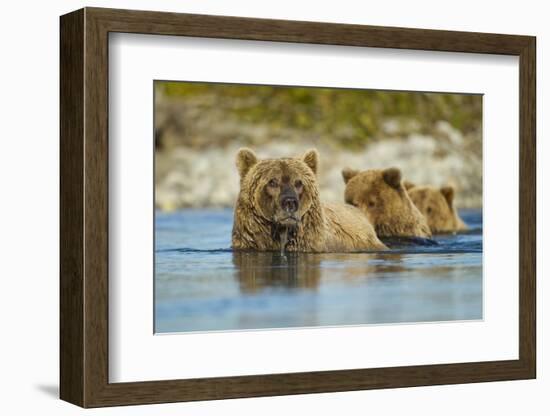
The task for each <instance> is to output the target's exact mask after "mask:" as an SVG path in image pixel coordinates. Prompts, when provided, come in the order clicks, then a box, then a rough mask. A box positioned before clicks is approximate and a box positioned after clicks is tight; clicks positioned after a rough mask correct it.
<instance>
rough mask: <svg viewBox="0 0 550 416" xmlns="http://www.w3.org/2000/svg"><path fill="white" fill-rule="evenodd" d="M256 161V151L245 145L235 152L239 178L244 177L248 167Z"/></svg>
mask: <svg viewBox="0 0 550 416" xmlns="http://www.w3.org/2000/svg"><path fill="white" fill-rule="evenodd" d="M256 163H258V157H257V156H256V153H254V152H253V151H252V150H250V149H248V148H246V147H243V148H242V149H239V151H238V152H237V170H238V171H239V176H240V177H241V179H242V178H244V176H245V175H246V174H247V172H248V171H249V170H250V168H251V167H252V166H254V165H255V164H256Z"/></svg>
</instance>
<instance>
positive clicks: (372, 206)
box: [367, 200, 376, 208]
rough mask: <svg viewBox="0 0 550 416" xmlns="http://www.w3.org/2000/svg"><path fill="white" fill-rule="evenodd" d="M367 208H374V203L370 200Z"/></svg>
mask: <svg viewBox="0 0 550 416" xmlns="http://www.w3.org/2000/svg"><path fill="white" fill-rule="evenodd" d="M367 205H368V206H369V208H374V207H375V206H376V203H375V202H374V201H373V200H370V201H369V202H368V204H367Z"/></svg>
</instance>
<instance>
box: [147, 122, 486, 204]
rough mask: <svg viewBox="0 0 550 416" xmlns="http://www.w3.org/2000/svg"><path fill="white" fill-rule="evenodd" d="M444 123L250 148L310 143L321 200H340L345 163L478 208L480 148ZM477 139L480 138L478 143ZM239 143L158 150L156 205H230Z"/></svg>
mask: <svg viewBox="0 0 550 416" xmlns="http://www.w3.org/2000/svg"><path fill="white" fill-rule="evenodd" d="M470 142H471V140H465V137H464V136H463V135H462V134H461V133H460V132H459V131H458V130H456V129H453V128H452V127H451V126H450V124H448V123H446V122H439V123H437V124H436V126H435V127H434V129H433V134H430V135H423V134H419V133H412V134H410V135H408V136H406V137H390V138H385V139H383V140H376V141H373V142H372V143H370V144H368V145H366V146H365V147H364V148H363V149H360V150H356V151H355V150H354V151H351V150H349V149H341V148H338V147H336V146H331V145H330V144H326V142H325V143H319V142H318V141H315V140H312V139H311V138H310V139H305V140H303V141H295V140H293V141H288V140H284V139H277V138H273V139H271V140H270V141H269V142H267V143H264V144H262V145H261V146H258V147H257V148H254V151H255V152H256V153H257V154H258V155H259V156H260V157H288V156H298V155H301V154H302V153H303V152H305V151H306V150H307V149H309V148H312V147H315V148H317V150H318V151H319V153H320V156H321V167H320V173H319V185H320V192H321V198H322V199H323V201H326V202H341V201H343V193H344V182H343V180H342V176H341V171H342V169H343V168H344V167H351V168H356V169H375V168H385V167H390V166H395V167H398V168H400V169H401V170H402V172H403V176H404V178H406V179H407V180H409V181H412V182H414V183H417V184H430V185H434V186H444V185H452V186H454V187H455V189H456V191H457V192H456V205H457V207H459V208H479V207H481V206H482V180H481V178H482V171H483V166H482V155H481V146H474V147H473V148H472V147H471V146H468V143H470ZM479 143H481V141H479ZM239 147H241V146H240V145H239V144H238V143H235V142H230V143H226V144H225V145H223V146H219V147H217V146H209V147H206V148H197V147H195V146H176V147H171V148H169V149H167V150H162V149H157V151H156V155H155V205H156V208H157V209H160V210H163V211H173V210H178V209H184V208H206V207H210V208H215V207H220V208H221V207H232V206H233V204H234V202H235V199H236V197H237V193H238V190H239V179H238V175H237V171H236V168H235V155H236V153H237V151H238V149H239Z"/></svg>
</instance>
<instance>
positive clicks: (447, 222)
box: [405, 182, 468, 234]
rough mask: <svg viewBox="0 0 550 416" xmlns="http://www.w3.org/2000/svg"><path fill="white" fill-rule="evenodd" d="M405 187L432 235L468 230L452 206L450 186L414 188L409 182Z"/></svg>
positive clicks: (453, 194)
mask: <svg viewBox="0 0 550 416" xmlns="http://www.w3.org/2000/svg"><path fill="white" fill-rule="evenodd" d="M405 186H406V187H407V192H408V193H409V195H410V197H411V199H412V201H413V202H414V204H415V205H416V206H417V207H418V209H419V210H420V212H422V214H424V216H425V217H426V219H427V220H428V225H429V226H430V230H431V231H432V233H434V234H442V233H453V232H457V231H463V230H467V229H468V227H467V226H466V224H465V223H464V221H463V220H462V218H460V216H459V215H458V212H457V210H456V208H455V206H454V196H455V190H454V188H453V187H452V186H443V187H441V188H436V187H433V186H416V185H414V184H412V183H410V182H406V183H405Z"/></svg>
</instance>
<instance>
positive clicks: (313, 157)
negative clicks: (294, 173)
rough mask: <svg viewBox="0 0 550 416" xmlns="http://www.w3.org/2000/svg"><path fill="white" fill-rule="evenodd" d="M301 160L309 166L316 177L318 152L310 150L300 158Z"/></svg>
mask: <svg viewBox="0 0 550 416" xmlns="http://www.w3.org/2000/svg"><path fill="white" fill-rule="evenodd" d="M302 160H303V161H304V163H305V164H306V165H308V166H309V168H310V169H311V170H312V171H313V173H315V174H316V175H317V170H318V169H319V152H317V150H315V149H310V150H308V151H307V152H306V153H305V154H304V156H302Z"/></svg>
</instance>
